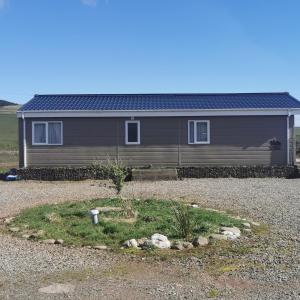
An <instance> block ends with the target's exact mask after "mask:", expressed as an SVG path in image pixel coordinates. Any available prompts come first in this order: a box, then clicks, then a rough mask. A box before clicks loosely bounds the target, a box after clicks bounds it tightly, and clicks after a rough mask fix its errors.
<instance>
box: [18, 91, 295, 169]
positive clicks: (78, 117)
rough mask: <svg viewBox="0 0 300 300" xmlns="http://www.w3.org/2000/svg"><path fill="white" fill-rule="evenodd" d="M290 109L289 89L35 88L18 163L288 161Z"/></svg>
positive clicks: (22, 117)
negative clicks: (46, 91) (57, 91)
mask: <svg viewBox="0 0 300 300" xmlns="http://www.w3.org/2000/svg"><path fill="white" fill-rule="evenodd" d="M297 113H300V102H299V101H298V100H296V99H295V98H293V97H292V96H291V95H290V94H289V93H234V94H94V95H89V94H83V95H35V96H34V97H33V99H32V100H30V101H29V102H28V103H26V104H25V105H23V106H22V107H21V108H20V110H19V111H18V112H17V116H18V118H19V147H20V167H41V166H49V167H52V166H84V165H89V164H91V163H93V162H95V161H106V160H107V159H108V158H109V159H117V160H120V161H122V163H124V164H126V165H128V166H147V165H153V166H164V167H168V166H204V165H206V166H232V165H235V166H236V165H268V166H269V165H291V164H294V161H295V146H294V143H295V142H294V115H295V114H297Z"/></svg>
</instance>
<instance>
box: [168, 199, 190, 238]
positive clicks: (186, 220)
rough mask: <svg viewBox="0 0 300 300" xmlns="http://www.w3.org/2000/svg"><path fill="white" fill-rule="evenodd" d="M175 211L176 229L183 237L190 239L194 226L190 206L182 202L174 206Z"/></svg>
mask: <svg viewBox="0 0 300 300" xmlns="http://www.w3.org/2000/svg"><path fill="white" fill-rule="evenodd" d="M173 211H174V219H175V228H176V231H177V232H178V234H179V236H180V237H181V238H184V239H187V240H188V239H189V238H190V237H191V235H192V232H193V228H194V226H193V223H192V218H191V214H190V210H189V207H188V206H187V205H185V204H182V203H180V204H178V205H176V206H175V207H174V208H173Z"/></svg>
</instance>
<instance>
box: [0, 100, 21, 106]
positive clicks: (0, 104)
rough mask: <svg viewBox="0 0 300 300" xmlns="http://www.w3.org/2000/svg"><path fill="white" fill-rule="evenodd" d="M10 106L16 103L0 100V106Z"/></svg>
mask: <svg viewBox="0 0 300 300" xmlns="http://www.w3.org/2000/svg"><path fill="white" fill-rule="evenodd" d="M11 105H17V104H16V103H13V102H9V101H6V100H0V106H11Z"/></svg>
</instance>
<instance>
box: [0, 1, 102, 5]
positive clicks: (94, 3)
mask: <svg viewBox="0 0 300 300" xmlns="http://www.w3.org/2000/svg"><path fill="white" fill-rule="evenodd" d="M0 1H5V0H0ZM80 1H81V3H82V4H84V5H88V6H96V5H97V0H80Z"/></svg>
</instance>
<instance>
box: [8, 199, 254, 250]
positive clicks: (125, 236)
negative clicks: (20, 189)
mask: <svg viewBox="0 0 300 300" xmlns="http://www.w3.org/2000/svg"><path fill="white" fill-rule="evenodd" d="M91 209H97V210H99V222H98V224H95V225H94V224H93V223H92V220H91V217H90V215H89V212H90V210H91ZM8 223H9V224H8V229H9V230H10V231H11V232H13V234H15V235H17V236H20V237H23V238H27V239H32V240H37V241H42V242H44V243H58V244H64V245H76V246H91V247H95V248H98V249H106V248H107V247H109V248H113V249H117V248H118V249H119V248H120V247H133V248H142V249H146V248H152V247H154V248H155V247H157V248H170V247H171V248H174V249H177V250H182V249H184V248H187V249H189V248H191V247H195V246H202V245H206V244H207V243H208V242H209V241H210V240H212V239H229V240H233V239H236V238H238V237H239V236H240V234H241V232H243V231H245V232H248V233H249V232H251V229H250V227H251V226H252V224H250V223H249V222H247V221H245V220H242V219H240V218H234V217H233V216H230V215H228V214H226V213H225V212H218V211H215V210H209V209H204V208H200V207H198V206H197V205H185V204H181V203H178V202H174V201H168V200H153V199H148V200H138V199H134V200H129V199H124V198H115V199H98V200H91V201H84V202H72V203H70V202H69V203H63V204H47V205H41V206H37V207H33V208H29V209H26V210H23V211H22V212H21V213H20V214H19V215H18V216H16V217H15V218H14V219H13V220H10V222H8ZM166 241H168V242H167V243H164V242H166ZM162 245H164V246H162Z"/></svg>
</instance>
